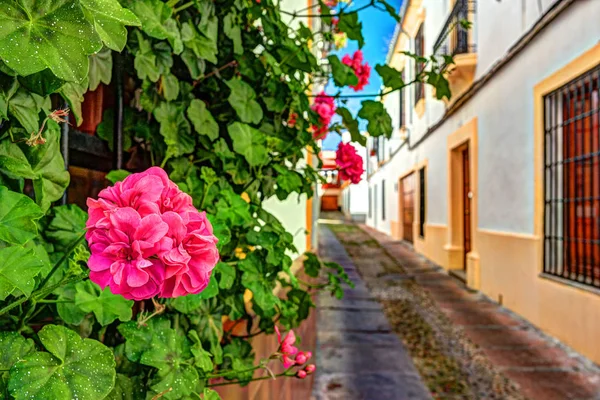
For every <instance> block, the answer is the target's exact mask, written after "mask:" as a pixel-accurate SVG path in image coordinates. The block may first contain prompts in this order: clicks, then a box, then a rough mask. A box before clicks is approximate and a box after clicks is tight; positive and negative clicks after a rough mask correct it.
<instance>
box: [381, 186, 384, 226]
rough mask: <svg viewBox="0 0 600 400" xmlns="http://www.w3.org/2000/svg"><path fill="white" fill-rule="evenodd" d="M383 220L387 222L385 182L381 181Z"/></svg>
mask: <svg viewBox="0 0 600 400" xmlns="http://www.w3.org/2000/svg"><path fill="white" fill-rule="evenodd" d="M381 220H382V221H385V180H383V181H381Z"/></svg>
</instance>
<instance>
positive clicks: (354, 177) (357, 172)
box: [335, 142, 365, 184]
mask: <svg viewBox="0 0 600 400" xmlns="http://www.w3.org/2000/svg"><path fill="white" fill-rule="evenodd" d="M335 163H336V164H337V166H338V170H339V174H340V179H342V180H343V181H350V182H352V183H354V184H356V183H359V182H360V180H361V177H362V174H363V173H364V172H365V170H364V167H363V159H362V157H361V156H360V155H358V153H357V152H356V149H355V148H354V146H352V145H351V144H350V143H341V142H340V144H339V146H338V149H337V151H336V152H335Z"/></svg>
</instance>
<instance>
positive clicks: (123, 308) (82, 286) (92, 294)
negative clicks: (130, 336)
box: [75, 280, 133, 326]
mask: <svg viewBox="0 0 600 400" xmlns="http://www.w3.org/2000/svg"><path fill="white" fill-rule="evenodd" d="M75 290H76V292H77V293H76V294H75V305H76V306H77V307H79V308H80V309H81V310H82V311H85V312H93V313H94V316H95V317H96V320H97V321H98V323H100V325H102V326H106V325H108V324H110V323H111V322H113V321H115V320H116V319H118V320H119V321H129V320H130V319H131V316H132V311H131V307H133V300H126V299H125V298H124V297H123V296H120V295H115V294H112V293H111V292H110V289H109V288H105V289H104V290H102V289H100V287H99V286H98V285H96V284H95V283H93V282H92V281H89V280H88V281H85V282H79V283H77V285H76V286H75Z"/></svg>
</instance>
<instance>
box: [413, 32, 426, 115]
mask: <svg viewBox="0 0 600 400" xmlns="http://www.w3.org/2000/svg"><path fill="white" fill-rule="evenodd" d="M423 25H424V24H421V26H420V27H419V30H418V31H417V35H416V36H415V54H416V55H417V56H418V57H424V56H425V38H424V37H423ZM423 67H424V64H423V63H420V62H417V63H416V68H415V74H416V76H418V75H419V74H420V73H421V72H422V71H423ZM424 97H425V84H424V83H423V82H416V83H415V105H416V104H417V103H418V102H419V100H421V99H422V98H424Z"/></svg>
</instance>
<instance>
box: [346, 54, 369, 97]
mask: <svg viewBox="0 0 600 400" xmlns="http://www.w3.org/2000/svg"><path fill="white" fill-rule="evenodd" d="M342 63H344V64H346V65H347V66H349V67H350V68H352V70H353V71H354V73H355V74H356V76H357V78H358V83H357V84H356V85H353V86H350V87H351V88H352V89H354V91H355V92H358V91H359V90H362V89H363V88H364V87H365V85H367V84H368V83H369V77H370V76H371V66H369V64H368V63H366V62H365V63H364V64H363V53H362V51H360V50H356V52H354V55H353V56H352V57H350V56H349V55H348V54H346V55H345V56H344V57H343V58H342Z"/></svg>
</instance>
